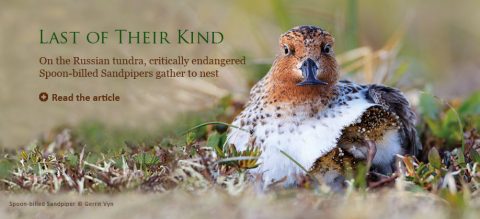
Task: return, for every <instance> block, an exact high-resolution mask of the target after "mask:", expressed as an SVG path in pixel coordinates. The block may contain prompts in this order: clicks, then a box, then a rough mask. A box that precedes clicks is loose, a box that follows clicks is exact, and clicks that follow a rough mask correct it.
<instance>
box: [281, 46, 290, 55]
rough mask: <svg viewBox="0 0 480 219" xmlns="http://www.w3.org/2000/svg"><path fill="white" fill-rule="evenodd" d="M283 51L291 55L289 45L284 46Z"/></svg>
mask: <svg viewBox="0 0 480 219" xmlns="http://www.w3.org/2000/svg"><path fill="white" fill-rule="evenodd" d="M283 51H284V52H285V55H288V54H289V53H290V49H289V48H288V46H287V45H283Z"/></svg>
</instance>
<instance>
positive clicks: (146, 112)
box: [0, 0, 480, 148]
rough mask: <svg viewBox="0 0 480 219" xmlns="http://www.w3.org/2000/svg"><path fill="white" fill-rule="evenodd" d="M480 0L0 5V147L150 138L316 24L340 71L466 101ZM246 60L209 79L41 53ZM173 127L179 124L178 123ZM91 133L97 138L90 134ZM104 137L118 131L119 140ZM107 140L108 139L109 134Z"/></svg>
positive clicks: (187, 117) (260, 69) (209, 102)
mask: <svg viewBox="0 0 480 219" xmlns="http://www.w3.org/2000/svg"><path fill="white" fill-rule="evenodd" d="M479 7H480V2H479V1H474V0H464V1H456V2H454V1H447V0H444V1H442V0H424V1H411V0H410V1H402V0H393V1H381V0H365V1H356V0H337V1H333V0H331V1H318V0H303V1H293V0H266V1H258V0H257V1H254V0H236V1H153V0H152V1H128V0H112V1H94V0H86V1H73V0H69V1H60V0H58V1H57V0H46V1H35V0H27V1H21V0H4V1H1V2H0V32H1V33H2V34H1V35H0V46H1V50H0V146H1V147H8V148H14V147H18V146H21V145H25V144H27V143H28V142H30V141H31V140H32V139H35V138H37V137H38V135H48V131H49V130H51V129H52V128H55V127H58V126H61V125H68V126H78V127H80V130H83V131H82V133H83V134H84V135H86V136H90V137H91V138H92V139H97V140H98V143H99V144H100V143H101V142H104V141H114V142H117V141H118V142H122V141H123V140H125V139H151V138H153V137H152V136H158V135H159V134H158V133H160V132H166V130H171V129H173V128H172V127H176V128H177V129H180V128H179V127H181V128H184V127H188V126H189V125H191V124H195V123H198V122H202V121H208V120H209V119H211V118H214V117H215V115H216V114H215V111H214V110H216V109H215V108H214V109H213V110H212V107H214V106H216V105H217V103H218V101H219V100H220V98H222V97H225V96H227V95H232V96H233V99H235V100H239V101H244V100H245V99H246V97H247V95H248V91H249V88H250V86H251V85H252V84H253V83H254V82H255V81H256V80H258V79H259V78H260V77H261V76H263V75H264V74H265V73H266V72H267V71H268V68H269V66H270V64H271V62H272V61H273V59H274V57H275V54H276V53H277V51H278V46H277V41H278V37H279V35H280V34H281V33H283V32H285V31H287V30H288V29H290V28H291V27H293V26H297V25H305V24H311V25H317V26H320V27H323V28H325V29H327V30H328V31H329V32H330V33H332V34H333V35H334V36H335V38H336V46H335V52H336V54H337V57H338V59H339V61H340V63H341V66H342V69H343V75H342V77H348V78H351V79H354V80H356V81H359V82H362V83H386V84H389V85H394V86H397V87H400V88H401V89H402V90H403V91H405V92H406V94H407V96H408V97H409V99H410V100H411V101H412V102H413V103H414V104H416V103H417V102H418V99H419V98H418V97H419V95H418V94H419V93H420V91H423V90H427V91H429V92H433V93H434V94H436V95H437V96H439V97H440V98H446V99H452V98H453V99H457V98H465V97H467V96H470V94H471V93H472V92H473V91H475V90H478V88H479V87H480V75H479V70H480V62H479V58H478V57H480V44H479V43H478V42H480V25H478V21H479V20H480V13H478V8H479ZM115 28H127V29H130V30H135V31H169V32H172V31H175V30H177V29H179V28H187V29H190V30H195V31H221V32H223V33H224V35H225V39H224V42H223V43H222V44H219V45H176V44H171V45H140V46H138V45H118V44H114V43H110V44H105V45H86V44H79V45H40V44H39V30H40V29H48V30H51V31H62V30H76V31H81V32H88V31H103V30H106V31H112V30H113V29H115ZM58 55H62V56H73V55H75V56H89V57H95V56H107V57H112V56H115V57H130V56H138V57H142V58H150V57H157V56H177V55H184V56H192V57H203V56H205V55H209V56H212V57H238V56H242V55H245V56H246V57H247V65H246V66H230V67H224V68H219V70H220V78H216V79H184V78H180V79H163V80H153V79H148V80H146V79H142V80H123V79H114V80H112V79H109V80H106V79H75V80H72V79H49V80H44V79H40V78H39V77H38V71H39V69H40V68H41V67H42V66H40V65H39V64H38V59H39V57H41V56H50V57H55V56H58ZM42 91H47V92H53V93H66V94H69V93H72V92H73V93H76V92H82V93H84V94H90V95H95V94H104V93H111V92H115V93H116V94H119V95H120V96H121V97H122V101H121V102H120V103H98V104H93V103H50V102H49V103H42V102H40V101H38V99H37V96H38V93H39V92H42ZM179 124H180V125H179ZM92 136H94V137H92ZM111 136H123V137H122V139H119V138H118V137H116V138H115V139H112V137H111ZM108 139H110V140H108Z"/></svg>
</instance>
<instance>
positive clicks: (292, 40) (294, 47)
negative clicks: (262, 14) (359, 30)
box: [270, 26, 338, 99]
mask: <svg viewBox="0 0 480 219" xmlns="http://www.w3.org/2000/svg"><path fill="white" fill-rule="evenodd" d="M279 46H280V53H279V54H278V55H277V57H276V59H275V62H274V65H273V66H272V69H271V72H270V74H271V75H270V82H271V83H272V84H274V85H275V89H274V90H273V91H272V92H273V93H272V95H274V96H275V97H274V98H279V99H285V98H284V97H283V96H287V95H288V96H290V97H295V98H297V99H299V98H300V99H308V98H314V97H315V96H316V97H317V98H318V97H320V96H322V95H323V96H325V95H329V94H330V93H331V90H332V88H333V86H334V85H335V83H336V82H337V80H338V69H337V68H338V66H337V62H336V60H335V53H334V51H333V46H334V38H333V37H332V35H330V33H328V32H326V31H325V30H323V29H322V28H319V27H315V26H298V27H295V28H293V29H291V30H289V31H288V32H286V33H284V34H282V35H281V36H280V45H279ZM278 92H282V93H283V95H282V94H280V93H278Z"/></svg>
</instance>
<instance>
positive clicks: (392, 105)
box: [366, 84, 422, 156]
mask: <svg viewBox="0 0 480 219" xmlns="http://www.w3.org/2000/svg"><path fill="white" fill-rule="evenodd" d="M366 97H367V99H369V100H370V101H372V102H374V103H376V104H379V105H381V106H382V107H383V108H385V109H386V110H389V111H392V112H394V113H396V114H397V116H398V117H399V118H400V122H401V123H402V132H401V134H403V141H404V143H403V145H404V147H405V149H407V150H408V151H409V153H410V154H412V155H414V156H416V155H417V153H418V152H419V150H420V149H422V145H421V143H420V140H419V139H418V135H417V130H416V129H415V122H416V115H415V113H414V112H413V111H412V109H411V108H410V104H409V102H408V101H407V99H406V98H405V96H404V95H403V94H402V92H401V91H399V90H398V89H395V88H391V87H386V86H382V85H377V84H373V85H369V86H368V92H367V96H366Z"/></svg>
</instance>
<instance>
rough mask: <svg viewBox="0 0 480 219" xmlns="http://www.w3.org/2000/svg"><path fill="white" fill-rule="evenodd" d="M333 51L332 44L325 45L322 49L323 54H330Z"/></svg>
mask: <svg viewBox="0 0 480 219" xmlns="http://www.w3.org/2000/svg"><path fill="white" fill-rule="evenodd" d="M331 51H332V46H331V45H330V44H325V45H324V46H323V48H322V52H323V53H327V54H328V53H330V52H331Z"/></svg>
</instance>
